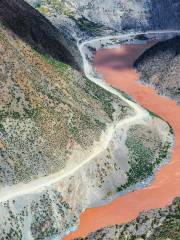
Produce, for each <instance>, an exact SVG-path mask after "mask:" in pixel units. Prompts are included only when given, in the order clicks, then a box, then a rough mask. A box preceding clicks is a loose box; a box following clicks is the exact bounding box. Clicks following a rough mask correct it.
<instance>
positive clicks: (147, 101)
mask: <svg viewBox="0 0 180 240" xmlns="http://www.w3.org/2000/svg"><path fill="white" fill-rule="evenodd" d="M148 47H149V46H148V45H124V46H122V47H120V48H116V49H106V50H100V51H99V52H97V55H96V58H95V66H96V69H97V71H98V72H99V73H101V74H103V76H104V79H105V80H106V82H107V83H109V84H111V85H112V86H113V87H116V88H119V89H120V90H122V91H124V92H126V93H128V94H129V95H130V96H132V97H133V98H134V99H135V100H136V101H137V102H138V103H140V104H141V105H142V106H143V107H145V108H148V109H149V110H151V111H152V112H155V113H156V114H157V115H159V116H161V117H162V118H163V119H164V120H166V121H168V122H169V123H170V125H171V126H172V127H173V129H174V131H175V137H176V145H175V148H174V151H173V156H172V161H171V162H170V163H169V164H167V165H166V166H164V167H162V168H161V169H160V171H159V172H157V174H156V176H155V179H154V181H153V182H152V183H151V185H150V186H148V187H146V188H143V189H140V190H137V191H135V192H131V193H128V194H126V195H124V196H121V197H119V198H117V199H115V200H113V201H112V202H111V203H109V204H107V205H104V206H101V207H98V208H92V209H87V210H86V211H85V212H84V213H82V214H81V217H80V225H79V227H78V229H77V231H75V232H73V233H71V234H69V235H68V236H67V237H65V238H64V240H70V239H73V238H75V237H83V236H86V235H87V234H88V233H90V232H92V231H96V230H97V229H99V228H102V227H105V226H108V225H111V224H121V223H126V222H128V221H130V220H132V219H134V218H136V217H137V216H138V214H139V213H140V212H142V211H145V210H150V209H153V208H159V207H164V206H166V205H167V204H168V203H170V202H171V201H172V199H173V198H174V197H176V196H178V195H180V188H179V186H180V107H179V106H178V105H176V103H175V102H174V101H173V100H171V99H168V98H165V97H162V96H159V95H158V94H157V93H156V91H155V90H153V89H152V88H150V87H147V86H144V85H142V84H141V83H139V82H137V80H138V79H139V76H138V74H137V72H136V71H135V70H134V69H133V67H132V66H133V63H134V61H135V60H136V59H137V58H138V56H140V55H141V54H142V52H143V51H145V49H146V48H148Z"/></svg>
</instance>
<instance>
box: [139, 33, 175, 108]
mask: <svg viewBox="0 0 180 240" xmlns="http://www.w3.org/2000/svg"><path fill="white" fill-rule="evenodd" d="M179 66H180V37H175V38H173V39H170V40H168V41H164V42H160V43H158V44H156V45H155V46H154V47H152V48H150V49H149V50H147V51H146V52H145V53H144V54H143V55H142V56H141V57H140V58H139V59H138V60H137V61H136V63H135V67H136V68H137V70H138V71H139V72H140V73H141V81H142V82H144V83H146V84H150V85H151V86H153V87H154V88H155V89H156V90H157V91H158V93H159V94H162V95H165V96H167V97H170V98H172V99H174V100H175V101H177V103H180V68H179Z"/></svg>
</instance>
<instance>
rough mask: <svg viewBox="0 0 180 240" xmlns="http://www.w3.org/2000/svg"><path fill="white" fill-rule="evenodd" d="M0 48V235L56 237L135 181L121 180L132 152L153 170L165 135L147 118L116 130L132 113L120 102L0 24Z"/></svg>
mask: <svg viewBox="0 0 180 240" xmlns="http://www.w3.org/2000/svg"><path fill="white" fill-rule="evenodd" d="M0 51H1V56H0V70H1V74H0V76H1V124H0V132H1V145H0V150H1V175H0V181H1V184H0V193H1V194H0V195H1V197H0V202H1V203H0V212H1V217H0V219H1V221H0V236H2V238H6V239H8V240H12V239H13V240H14V239H15V240H16V239H17V240H19V239H23V240H24V239H28V240H29V239H45V238H47V237H53V236H56V235H58V236H60V237H62V236H63V235H65V234H66V233H67V232H68V231H70V230H72V229H74V227H76V226H77V224H78V221H79V215H80V213H81V212H82V211H83V210H84V209H86V208H87V207H90V206H97V205H100V204H102V203H103V202H104V200H105V199H108V197H109V196H114V194H116V193H117V191H119V187H120V186H122V187H123V189H125V187H128V186H133V184H135V183H137V182H138V181H141V180H142V178H141V176H140V178H137V176H136V175H135V179H133V181H128V180H129V179H128V175H129V173H130V172H131V171H132V169H133V167H134V166H135V170H136V166H137V165H138V161H137V157H136V155H137V156H138V154H139V152H141V153H144V152H146V153H147V154H145V155H144V157H143V164H146V163H148V166H149V165H151V166H153V168H154V167H155V166H156V164H154V163H156V162H159V159H161V155H162V152H164V148H166V153H167V145H168V144H169V139H171V137H172V133H171V132H170V128H169V126H168V124H166V123H165V122H163V121H162V120H161V119H158V118H156V117H152V116H148V117H147V118H146V119H142V120H141V121H139V120H138V122H134V125H133V126H132V125H131V124H130V125H129V124H128V121H127V124H126V126H124V125H122V126H121V125H119V127H116V126H118V123H119V122H121V121H122V120H123V119H129V118H130V117H132V116H134V114H135V112H134V110H133V109H132V108H131V107H130V106H129V105H128V104H127V103H125V102H124V101H123V100H121V99H120V98H119V97H117V96H115V95H113V94H111V93H109V92H107V91H106V90H104V89H102V88H101V87H99V86H98V85H96V84H94V83H93V82H91V81H89V80H88V79H86V78H83V77H82V75H81V74H80V73H79V72H77V71H76V70H74V69H72V68H71V67H70V66H68V65H65V64H64V63H62V62H59V61H56V60H54V59H52V58H50V57H49V56H47V55H45V56H42V55H40V54H39V53H37V52H36V51H35V50H33V49H32V48H31V47H30V46H28V45H27V44H26V43H24V42H23V41H22V40H20V39H19V38H18V36H17V35H15V34H14V33H12V31H10V30H9V29H7V28H5V27H4V26H3V25H1V29H0ZM130 123H131V122H130ZM142 129H143V130H144V133H143V134H141V132H142ZM132 139H135V143H136V141H137V144H138V146H140V147H139V148H137V146H136V145H135V146H134V145H133V144H132V143H131V140H132ZM149 139H151V141H150V144H149V145H147V144H146V143H147V141H149ZM149 154H151V157H150V158H149ZM133 156H135V158H133ZM161 160H162V159H161ZM146 174H147V175H148V173H146ZM146 174H145V175H143V179H145V178H146V177H147V175H146ZM126 183H128V184H126Z"/></svg>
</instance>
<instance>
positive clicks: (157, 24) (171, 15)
mask: <svg viewBox="0 0 180 240" xmlns="http://www.w3.org/2000/svg"><path fill="white" fill-rule="evenodd" d="M27 2H29V3H30V4H32V6H34V7H35V8H37V9H38V10H39V11H41V12H42V13H43V14H44V15H45V16H47V17H48V18H49V19H50V20H51V21H52V22H54V23H55V25H56V26H58V25H63V24H64V25H65V26H66V27H67V29H69V30H70V29H71V31H73V32H74V31H75V32H76V33H77V34H80V33H79V30H80V32H83V33H85V34H88V35H100V34H104V33H103V32H104V31H103V30H108V31H109V30H111V31H115V32H121V31H129V30H131V31H138V30H142V31H147V30H150V29H151V30H155V29H178V28H179V21H180V14H179V12H180V11H179V10H180V3H179V1H178V0H166V1H158V2H157V1H156V0H146V1H144V0H121V1H119V0H111V1H109V0H82V1H79V0H72V1H69V0H52V1H46V0H27ZM62 15H63V16H66V17H65V18H62V17H60V16H62ZM62 19H63V20H64V22H63V24H62V23H60V21H61V20H62ZM74 22H75V25H76V27H77V29H76V28H75V26H74ZM72 26H73V27H72ZM71 34H72V33H71Z"/></svg>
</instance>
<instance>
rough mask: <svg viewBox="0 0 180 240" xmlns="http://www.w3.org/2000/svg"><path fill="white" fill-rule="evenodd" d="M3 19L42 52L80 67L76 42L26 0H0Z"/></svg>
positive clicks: (0, 13) (0, 11)
mask: <svg viewBox="0 0 180 240" xmlns="http://www.w3.org/2000/svg"><path fill="white" fill-rule="evenodd" d="M0 21H1V22H2V23H3V24H4V26H6V27H8V28H9V29H11V30H12V31H13V32H14V33H16V34H17V35H18V36H19V37H20V38H21V39H23V40H24V41H25V42H27V43H28V44H30V45H31V46H32V47H33V48H34V49H36V50H37V51H38V52H40V53H47V54H49V55H50V56H52V57H53V58H55V59H57V60H60V61H63V62H65V63H67V64H70V65H72V66H73V67H75V68H80V65H78V63H80V62H81V60H80V59H79V58H80V55H79V51H78V49H77V45H76V42H74V41H73V40H72V39H71V40H70V39H67V38H65V37H64V34H62V32H60V31H59V30H58V29H57V28H56V27H55V26H53V25H52V23H51V22H50V21H48V19H47V18H45V17H44V16H43V15H42V14H40V13H39V12H38V11H37V10H36V9H35V8H33V7H31V6H30V5H29V4H27V3H26V2H25V1H24V0H18V1H16V0H2V1H0Z"/></svg>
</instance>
